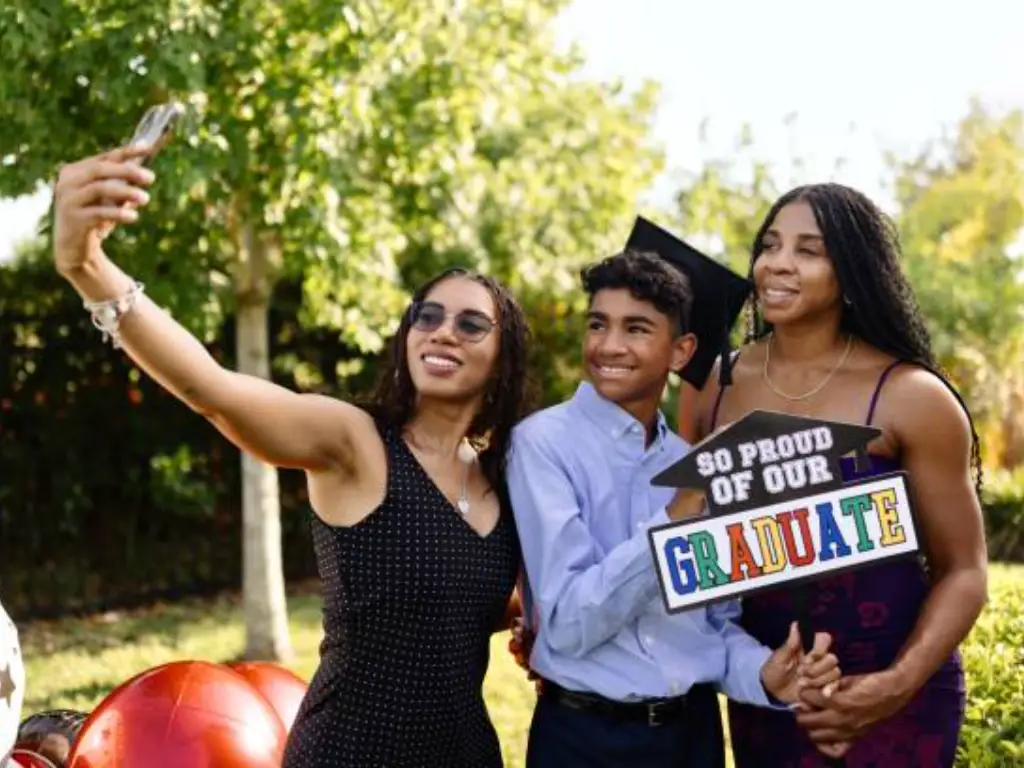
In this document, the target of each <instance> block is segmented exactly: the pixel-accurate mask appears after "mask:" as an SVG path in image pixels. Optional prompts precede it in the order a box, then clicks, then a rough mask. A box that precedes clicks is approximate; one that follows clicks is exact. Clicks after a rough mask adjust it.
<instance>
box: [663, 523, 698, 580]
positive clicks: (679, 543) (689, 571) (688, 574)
mask: <svg viewBox="0 0 1024 768" xmlns="http://www.w3.org/2000/svg"><path fill="white" fill-rule="evenodd" d="M665 559H666V560H667V561H668V563H669V566H670V567H669V569H668V570H669V575H670V577H671V579H672V589H674V590H675V591H676V593H677V594H680V595H688V594H690V593H691V592H693V591H694V590H696V589H697V575H696V573H695V572H694V570H693V559H692V558H691V557H690V543H689V542H688V541H687V540H686V537H684V536H673V537H672V538H671V539H668V540H667V541H666V542H665Z"/></svg>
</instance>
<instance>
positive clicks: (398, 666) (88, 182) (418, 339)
mask: <svg viewBox="0 0 1024 768" xmlns="http://www.w3.org/2000/svg"><path fill="white" fill-rule="evenodd" d="M146 152H147V150H146V149H145V148H140V147H135V148H123V149H118V150H114V151H112V152H109V153H106V154H104V155H100V156H98V157H91V158H87V159H85V160H81V161H79V162H77V163H74V164H71V165H68V166H65V167H64V168H63V170H62V171H61V173H60V177H59V179H58V181H57V185H56V190H55V208H56V217H55V227H54V239H55V244H54V259H55V261H56V267H57V269H58V270H59V272H60V274H61V275H63V276H64V277H65V278H66V279H67V280H68V281H69V282H70V283H71V285H72V286H73V287H74V289H75V290H76V291H77V292H78V293H79V294H80V295H81V296H82V298H83V299H84V300H85V302H86V307H87V308H88V309H89V310H90V311H91V312H92V315H93V320H94V322H95V323H96V325H97V326H98V327H100V328H101V329H102V330H103V331H105V332H106V334H107V335H108V336H110V337H111V338H112V339H113V341H114V342H115V344H116V345H117V346H119V347H121V348H123V349H124V351H125V352H126V353H127V354H128V355H129V356H130V357H131V358H132V360H134V361H135V363H136V364H137V365H138V366H139V367H140V368H142V369H143V370H144V371H145V372H146V373H147V374H148V375H150V376H151V377H152V378H154V379H155V380H156V381H158V382H159V383H160V384H161V385H162V386H163V387H164V388H166V389H167V390H168V391H169V392H171V393H172V394H174V395H176V396H177V397H178V398H180V399H181V400H182V401H183V402H184V403H186V404H187V405H189V406H190V407H191V408H193V409H194V410H195V411H197V412H199V413H201V414H202V415H203V416H205V417H206V418H207V419H208V420H209V421H210V422H211V423H212V424H213V425H214V426H215V427H216V428H217V429H219V430H220V431H221V432H222V433H224V435H225V436H226V437H228V439H230V440H231V441H232V442H234V443H235V445H237V446H238V447H239V448H240V449H241V450H244V451H248V452H249V453H251V454H253V455H254V456H257V457H259V458H260V459H262V460H263V461H266V462H268V463H271V464H274V465H276V466H280V467H292V468H298V469H303V470H305V472H306V477H307V481H308V485H309V497H310V500H311V505H312V508H313V509H312V512H313V514H311V515H310V520H311V525H312V530H313V543H314V546H315V549H316V557H317V564H318V567H319V570H320V574H321V577H322V579H323V582H324V606H323V611H324V639H323V642H322V644H321V648H320V665H319V668H318V669H317V671H316V674H315V676H314V677H313V680H312V683H311V684H310V687H309V691H308V693H307V695H306V697H305V699H304V700H303V702H302V706H301V709H300V711H299V714H298V717H297V719H296V721H295V723H294V725H293V727H292V730H291V733H290V736H289V741H288V746H287V750H286V754H285V758H284V766H285V768H319V767H320V766H323V768H327V767H328V766H331V768H334V767H335V766H349V767H350V768H360V767H365V768H370V767H371V766H373V767H374V768H376V767H377V766H384V765H386V766H392V767H393V768H399V767H400V766H410V767H415V768H419V767H420V766H446V767H447V768H486V767H494V766H500V765H501V764H502V758H501V750H500V748H499V744H498V738H497V735H496V732H495V730H494V727H493V725H492V723H491V720H490V718H489V717H488V714H487V708H486V706H485V703H484V698H483V693H482V687H483V680H484V675H485V673H486V671H487V664H488V652H489V642H490V637H491V633H492V631H494V630H495V629H496V628H497V627H498V626H499V624H500V620H501V619H502V617H503V616H504V613H505V607H506V604H507V603H508V601H509V597H510V595H511V593H512V590H513V587H514V585H515V580H516V576H517V574H518V570H519V561H520V557H519V545H518V541H517V536H516V531H515V524H514V521H513V518H512V513H511V510H510V509H509V506H508V501H507V493H506V489H505V456H506V453H507V449H508V444H509V437H510V433H511V430H512V427H513V426H514V424H515V423H516V422H517V421H518V419H519V417H520V415H521V411H522V409H523V407H524V392H525V391H526V387H525V377H526V360H527V350H526V345H527V340H528V332H527V324H526V319H525V316H524V314H523V312H522V310H521V308H520V307H519V305H518V304H517V303H516V302H515V300H514V299H513V298H512V296H511V295H510V294H509V292H508V291H507V290H506V289H505V288H503V287H502V286H500V285H499V284H498V283H497V282H495V281H494V280H492V279H490V278H487V277H483V276H480V275H475V274H470V273H467V272H464V271H460V270H454V271H449V272H446V273H444V274H442V275H440V276H438V277H437V278H435V279H433V280H431V281H430V282H429V283H427V284H426V285H424V286H422V287H421V288H420V289H419V290H418V291H416V292H415V294H414V296H413V301H412V303H411V305H410V306H409V308H408V309H407V310H406V312H405V313H404V314H403V316H402V320H401V324H400V326H399V329H398V333H397V334H396V336H395V337H394V339H393V340H392V342H391V349H390V355H389V357H388V358H387V361H386V365H385V371H384V377H383V381H382V384H381V386H380V388H379V389H378V391H377V393H376V396H375V397H373V398H372V402H371V403H370V404H369V405H368V406H367V407H365V408H362V407H359V406H356V405H353V404H350V403H346V402H343V401H341V400H338V399H335V398H331V397H323V396H318V395H302V394H298V393H295V392H291V391H289V390H287V389H284V388H282V387H279V386H277V385H275V384H272V383H270V382H267V381H264V380H262V379H257V378H253V377H249V376H244V375H241V374H238V373H235V372H232V371H230V370H227V369H225V368H222V367H221V366H220V365H219V364H218V363H217V362H216V361H215V360H214V359H213V357H211V356H210V354H209V353H208V352H207V351H206V349H205V348H204V347H203V346H202V344H200V343H199V341H197V340H196V339H195V338H194V337H193V336H192V335H191V334H189V333H188V331H186V330H185V329H184V328H183V327H182V326H181V325H179V324H178V323H177V322H175V321H174V319H173V318H171V316H170V315H168V314H167V313H165V312H164V311H163V310H161V309H160V308H159V307H158V306H156V305H155V304H154V303H153V302H151V301H150V300H149V299H147V298H146V295H145V293H144V292H143V290H142V286H141V285H140V284H139V283H138V282H136V281H135V280H133V279H132V278H130V277H129V276H128V275H127V274H125V273H124V272H123V271H122V270H121V269H120V268H118V267H117V266H116V265H115V264H114V263H113V262H112V261H111V260H110V259H109V258H108V256H107V254H106V253H104V251H103V248H102V234H103V233H105V232H106V231H107V230H108V229H109V228H110V226H111V225H116V224H126V223H132V222H134V221H136V220H137V218H138V214H137V213H136V208H137V207H139V206H142V205H144V204H145V203H146V201H147V199H148V197H147V194H146V192H145V191H144V188H145V187H146V186H147V185H149V184H152V183H153V181H154V177H153V174H152V173H151V172H150V171H148V170H146V169H144V168H140V167H139V166H138V165H137V164H135V163H133V162H132V160H133V159H135V158H138V157H141V156H143V155H145V154H146ZM186 257H187V254H186Z"/></svg>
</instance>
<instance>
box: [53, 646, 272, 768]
mask: <svg viewBox="0 0 1024 768" xmlns="http://www.w3.org/2000/svg"><path fill="white" fill-rule="evenodd" d="M286 740H287V734H286V733H285V730H284V726H283V725H282V724H281V720H280V718H279V717H278V716H277V713H275V712H274V710H273V709H272V708H271V706H270V705H269V704H268V703H267V702H266V700H265V699H264V698H263V697H262V696H261V695H260V694H259V692H258V691H257V690H256V689H255V688H253V686H252V685H250V684H249V683H248V681H246V680H245V678H243V677H241V676H240V675H238V674H235V673H234V672H232V671H231V670H229V669H225V668H224V667H223V666H221V665H219V664H211V663H209V662H205V661H178V662H172V663H170V664H164V665H163V666H159V667H155V668H154V669H150V670H148V671H146V672H143V673H142V674H140V675H137V676H136V677H133V678H132V679H131V680H128V681H127V682H125V683H123V684H122V685H120V686H119V687H118V688H116V689H115V690H114V691H112V692H111V693H110V695H109V696H107V697H106V698H105V699H104V700H103V701H101V702H100V703H99V705H98V706H97V707H96V709H94V710H93V712H92V714H91V715H90V716H89V719H88V720H86V721H85V723H84V725H83V726H82V730H81V731H80V733H79V734H78V740H77V741H76V742H75V745H74V746H73V747H72V750H71V754H70V755H69V756H68V762H67V765H68V768H236V767H237V768H280V765H281V763H282V761H283V759H284V747H285V742H286Z"/></svg>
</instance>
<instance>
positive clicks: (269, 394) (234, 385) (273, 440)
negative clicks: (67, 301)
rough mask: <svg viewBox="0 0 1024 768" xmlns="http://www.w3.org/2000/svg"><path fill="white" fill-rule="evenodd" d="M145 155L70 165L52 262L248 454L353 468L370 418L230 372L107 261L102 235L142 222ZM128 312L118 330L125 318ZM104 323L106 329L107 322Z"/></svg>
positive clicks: (161, 375)
mask: <svg viewBox="0 0 1024 768" xmlns="http://www.w3.org/2000/svg"><path fill="white" fill-rule="evenodd" d="M145 152H146V150H145V149H143V148H122V149H116V150H113V151H112V152H108V153H105V154H102V155H99V156H95V157H90V158H86V159H84V160H81V161H79V162H77V163H73V164H71V165H68V166H65V167H64V168H63V169H62V170H61V173H60V176H59V178H58V180H57V185H56V188H55V192H54V195H55V209H56V219H55V226H54V236H55V239H54V261H55V265H56V268H57V270H58V271H59V272H60V274H61V275H62V276H64V278H65V279H67V280H68V282H70V283H71V285H72V286H73V287H74V288H75V290H76V291H77V292H78V293H79V295H80V296H81V297H82V298H83V300H84V301H85V302H87V303H90V304H93V306H94V307H95V305H96V304H97V303H101V302H106V303H107V304H106V305H105V306H101V307H96V308H95V309H94V310H93V311H94V312H97V313H99V316H100V317H101V318H103V317H104V315H105V316H106V320H107V321H109V322H110V327H111V329H112V330H113V331H114V334H115V337H116V338H117V340H118V342H119V344H120V345H121V346H122V347H123V349H124V350H125V352H126V353H127V354H128V355H129V356H130V357H131V358H132V360H133V361H134V362H135V363H136V364H137V365H138V366H139V367H140V368H141V369H142V370H144V371H145V372H146V373H147V374H148V375H149V376H150V377H152V378H153V379H154V380H155V381H156V382H158V383H159V384H160V385H161V386H163V387H164V388H165V389H166V390H167V391H169V392H170V393H172V394H173V395H175V396H176V397H178V398H179V399H180V400H182V401H183V402H185V403H186V404H188V405H189V406H190V407H191V408H192V409H193V410H195V411H197V412H198V413H200V414H202V415H203V416H205V417H206V418H207V419H209V420H210V421H211V422H212V423H213V424H214V425H215V426H216V427H217V428H218V429H219V430H220V431H221V432H222V433H223V434H224V435H225V436H226V437H227V438H228V439H229V440H231V441H232V442H233V443H234V444H235V445H237V446H238V447H239V448H240V449H242V450H244V451H246V452H248V453H251V454H252V455H254V456H256V457H258V458H260V459H261V460H263V461H266V462H267V463H270V464H275V465H277V466H282V467H291V468H299V469H306V470H310V471H323V470H328V469H331V468H332V467H338V468H342V469H351V465H352V462H353V455H354V452H353V450H352V446H353V445H355V444H357V443H358V442H359V439H360V437H361V436H362V435H363V434H366V435H370V434H372V433H373V431H374V430H373V424H372V421H371V419H370V417H369V415H368V414H366V413H365V412H363V411H361V410H360V409H358V408H356V407H354V406H352V405H349V404H347V403H344V402H342V401H340V400H335V399H333V398H329V397H324V396H319V395H305V394H298V393H295V392H292V391H290V390H288V389H285V388H283V387H280V386H278V385H276V384H273V383H271V382H269V381H266V380H264V379H260V378H256V377H253V376H247V375H244V374H240V373H236V372H233V371H230V370H228V369H226V368H224V367H222V366H221V365H220V364H219V363H218V362H217V361H216V360H215V359H214V358H213V356H212V355H210V353H209V352H208V351H207V350H206V349H205V348H204V347H203V345H202V344H201V343H200V342H199V340H198V339H196V338H195V337H194V336H193V335H192V334H191V333H189V332H188V331H187V330H186V329H185V328H184V327H183V326H182V325H181V324H179V323H178V322H177V321H175V320H174V318H172V317H171V316H170V315H169V314H167V313H166V312H164V311H163V310H162V309H161V308H159V307H158V306H157V305H156V304H154V303H153V302H152V301H151V300H150V299H149V298H147V297H146V295H145V293H143V292H142V291H141V290H139V288H138V287H137V284H136V282H135V281H134V280H133V279H132V278H131V277H129V276H128V275H127V274H126V273H125V272H124V271H123V270H121V269H120V268H119V267H118V266H117V265H116V264H114V263H113V262H112V261H111V260H110V259H109V258H108V257H107V255H106V254H105V253H104V251H103V247H102V236H103V235H102V233H103V231H104V229H109V227H110V226H111V225H116V224H130V223H133V222H134V221H136V220H137V218H138V213H137V210H136V208H138V207H142V206H144V205H145V204H146V203H147V202H148V199H149V198H148V194H147V193H146V191H145V189H144V187H146V186H148V185H149V184H151V183H153V181H154V177H153V174H152V172H151V171H149V170H147V169H145V168H142V167H140V166H139V165H138V164H137V163H136V162H133V160H134V159H135V158H137V157H140V156H142V155H144V154H145ZM114 302H117V303H119V304H120V310H119V311H120V312H121V313H123V314H121V316H120V317H119V319H118V320H117V321H116V326H115V324H114V323H113V322H112V321H113V315H114V313H115V312H117V311H118V310H117V308H116V307H115V306H114ZM101 324H104V325H105V324H107V323H106V322H103V323H101Z"/></svg>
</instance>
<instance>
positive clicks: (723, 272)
mask: <svg viewBox="0 0 1024 768" xmlns="http://www.w3.org/2000/svg"><path fill="white" fill-rule="evenodd" d="M626 247H627V248H631V249H634V250H638V251H653V252H654V253H656V254H658V255H659V256H661V257H662V258H663V259H665V260H666V261H668V262H670V263H671V264H672V265H673V266H675V267H676V268H678V269H680V270H681V271H683V272H684V273H685V274H686V276H687V277H688V278H689V280H690V286H691V287H692V289H693V306H692V308H691V311H690V330H691V331H692V332H693V333H694V335H696V337H697V350H696V352H694V354H693V358H692V359H691V360H690V362H689V363H688V364H687V365H686V367H685V368H683V370H682V371H681V372H680V375H681V376H682V377H683V379H685V380H686V381H688V382H689V383H690V384H692V385H693V386H695V387H696V388H697V389H704V384H705V383H706V382H707V380H708V376H709V375H710V373H711V368H712V367H713V366H714V364H715V358H716V357H717V356H719V355H721V356H722V366H721V376H720V380H721V382H722V383H723V384H731V383H732V378H731V370H732V365H731V363H732V359H731V355H730V353H731V350H730V346H729V333H730V331H732V327H733V325H734V324H735V322H736V318H737V317H738V316H739V314H740V312H741V311H742V310H743V304H744V302H745V301H746V300H747V296H749V295H750V292H751V291H752V290H753V288H754V286H753V284H752V283H751V282H750V281H749V280H747V279H745V278H743V277H740V276H739V275H737V274H736V273H735V272H733V271H732V270H731V269H729V268H728V267H727V266H725V265H724V264H721V263H719V262H717V261H715V260H714V259H712V258H710V257H708V256H705V255H704V254H703V253H701V252H700V251H698V250H697V249H696V248H694V247H693V246H691V245H689V244H687V243H684V242H683V241H682V240H680V239H679V238H677V237H676V236H675V235H673V234H671V233H669V232H666V231H665V230H664V229H662V228H661V227H659V226H658V225H656V224H654V223H652V222H650V221H648V220H647V219H645V218H643V217H641V216H638V217H637V219H636V223H635V224H634V225H633V231H632V232H631V233H630V235H629V239H628V240H627V241H626Z"/></svg>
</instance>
